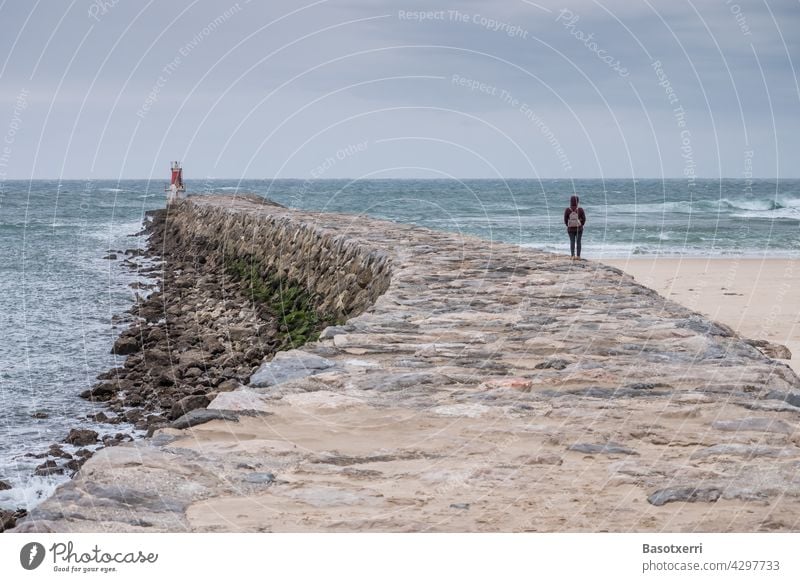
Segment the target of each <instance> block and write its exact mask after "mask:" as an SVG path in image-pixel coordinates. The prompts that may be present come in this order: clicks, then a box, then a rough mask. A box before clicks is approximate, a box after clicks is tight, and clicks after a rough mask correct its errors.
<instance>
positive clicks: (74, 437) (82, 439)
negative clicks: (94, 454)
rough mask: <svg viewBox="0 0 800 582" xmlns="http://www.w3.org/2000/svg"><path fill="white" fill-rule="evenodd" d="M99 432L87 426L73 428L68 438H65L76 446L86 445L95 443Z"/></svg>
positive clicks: (66, 441) (65, 440)
mask: <svg viewBox="0 0 800 582" xmlns="http://www.w3.org/2000/svg"><path fill="white" fill-rule="evenodd" d="M97 437H98V434H97V432H95V431H93V430H89V429H87V428H73V429H72V430H71V431H69V434H68V435H67V438H65V439H64V442H65V443H68V444H70V445H75V446H76V447H85V446H86V445H93V444H95V443H96V442H97Z"/></svg>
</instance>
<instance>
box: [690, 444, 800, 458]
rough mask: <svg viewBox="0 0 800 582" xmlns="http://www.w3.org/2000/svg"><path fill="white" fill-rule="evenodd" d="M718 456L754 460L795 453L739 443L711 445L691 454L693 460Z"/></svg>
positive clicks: (793, 453) (789, 455)
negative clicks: (732, 456)
mask: <svg viewBox="0 0 800 582" xmlns="http://www.w3.org/2000/svg"><path fill="white" fill-rule="evenodd" d="M718 455H734V456H737V457H745V458H747V459H755V458H756V457H771V458H780V457H793V456H797V453H796V452H794V451H793V450H791V449H789V448H785V447H768V446H763V445H743V444H740V443H728V444H719V445H713V446H710V447H706V448H704V449H701V450H699V451H697V452H695V453H694V454H692V458H693V459H702V458H704V457H715V456H718Z"/></svg>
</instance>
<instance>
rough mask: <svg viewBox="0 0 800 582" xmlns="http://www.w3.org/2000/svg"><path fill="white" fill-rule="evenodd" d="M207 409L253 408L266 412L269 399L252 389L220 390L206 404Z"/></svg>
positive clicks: (268, 406)
mask: <svg viewBox="0 0 800 582" xmlns="http://www.w3.org/2000/svg"><path fill="white" fill-rule="evenodd" d="M208 409H209V410H233V411H237V410H238V411H241V410H255V411H259V412H267V411H269V410H270V404H269V401H268V400H267V399H266V398H265V397H264V396H263V395H262V394H258V393H257V392H253V391H252V390H248V389H246V388H245V389H242V390H236V391H234V392H222V393H221V394H218V395H217V397H216V398H214V400H212V401H211V403H210V404H209V405H208Z"/></svg>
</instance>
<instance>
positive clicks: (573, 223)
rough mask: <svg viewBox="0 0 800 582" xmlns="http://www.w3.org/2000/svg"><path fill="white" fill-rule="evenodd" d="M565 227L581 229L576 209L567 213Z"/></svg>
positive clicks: (579, 216)
mask: <svg viewBox="0 0 800 582" xmlns="http://www.w3.org/2000/svg"><path fill="white" fill-rule="evenodd" d="M567 227H568V228H580V227H581V215H580V214H578V209H577V208H576V209H575V210H573V211H572V212H570V213H569V218H568V219H567Z"/></svg>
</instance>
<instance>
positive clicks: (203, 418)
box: [169, 409, 239, 430]
mask: <svg viewBox="0 0 800 582" xmlns="http://www.w3.org/2000/svg"><path fill="white" fill-rule="evenodd" d="M212 420H226V421H231V422H239V416H238V415H237V414H236V413H235V412H231V411H230V410H206V409H197V410H192V411H191V412H189V413H188V414H184V415H183V416H181V417H180V418H179V419H177V420H176V421H174V422H173V423H172V424H170V425H169V427H170V428H175V429H178V430H183V429H186V428H191V427H193V426H197V425H198V424H204V423H206V422H210V421H212Z"/></svg>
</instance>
